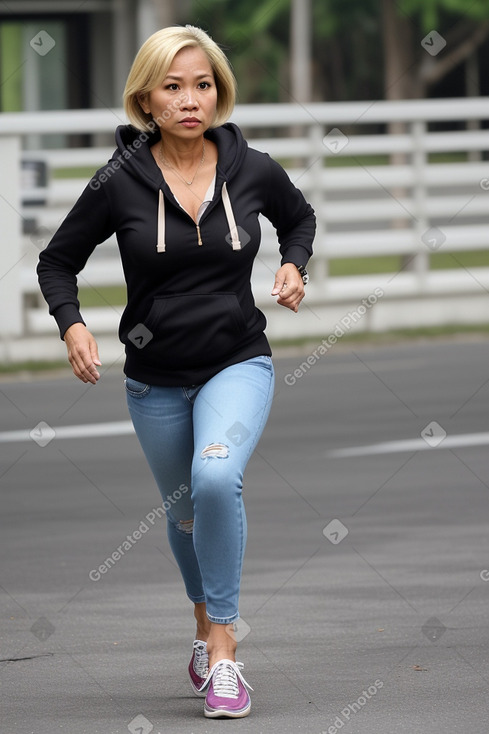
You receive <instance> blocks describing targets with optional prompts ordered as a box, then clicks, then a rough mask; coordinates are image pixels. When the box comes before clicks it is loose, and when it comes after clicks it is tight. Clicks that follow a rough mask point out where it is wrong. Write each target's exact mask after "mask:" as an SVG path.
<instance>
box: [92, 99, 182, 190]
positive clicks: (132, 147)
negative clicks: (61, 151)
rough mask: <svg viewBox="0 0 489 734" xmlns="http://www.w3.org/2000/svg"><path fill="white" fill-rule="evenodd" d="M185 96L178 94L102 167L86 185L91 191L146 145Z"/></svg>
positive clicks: (97, 188)
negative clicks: (146, 127)
mask: <svg viewBox="0 0 489 734" xmlns="http://www.w3.org/2000/svg"><path fill="white" fill-rule="evenodd" d="M186 99H187V95H186V94H184V93H182V94H179V95H178V97H177V98H176V99H174V100H173V102H172V103H171V104H170V105H168V107H167V108H166V110H164V112H163V113H162V114H161V115H160V116H159V117H156V118H155V119H153V120H152V121H151V122H149V123H148V128H149V129H148V130H145V131H142V132H140V133H139V135H138V136H137V137H136V138H134V140H133V141H132V143H130V144H129V145H127V146H126V147H125V148H124V150H123V151H122V152H121V153H119V155H118V156H116V157H115V158H113V159H112V160H111V161H110V162H109V163H108V164H107V165H106V166H104V167H103V169H102V170H101V171H100V172H99V173H97V174H96V175H95V176H94V177H93V178H92V179H91V180H90V183H89V184H88V185H89V186H90V188H91V189H93V190H94V191H98V190H99V189H100V187H101V186H102V185H103V184H104V183H106V182H107V181H108V180H109V179H110V178H112V176H113V175H114V173H116V172H117V171H118V170H119V169H120V168H121V167H122V166H123V165H124V163H125V162H126V161H127V160H129V159H130V158H132V156H133V155H135V153H137V151H138V150H139V149H140V148H141V147H142V146H143V145H144V143H146V142H147V141H148V140H149V138H150V136H151V135H152V134H153V133H154V132H155V130H156V129H157V128H158V127H161V126H162V125H164V124H165V122H166V121H167V120H169V119H170V117H172V115H174V113H175V112H176V111H177V109H178V108H179V107H180V106H181V105H182V104H183V103H184V102H185V101H186Z"/></svg>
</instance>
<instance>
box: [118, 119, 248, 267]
mask: <svg viewBox="0 0 489 734" xmlns="http://www.w3.org/2000/svg"><path fill="white" fill-rule="evenodd" d="M205 137H206V138H207V139H208V140H211V141H212V142H213V143H215V144H216V146H217V150H218V161H217V167H216V191H220V192H221V195H222V202H223V206H224V211H225V213H226V218H227V221H228V225H229V236H230V239H231V244H232V248H233V250H240V249H241V242H240V239H239V230H238V228H237V226H236V220H235V217H234V212H233V207H232V204H231V199H230V197H229V193H228V190H227V182H228V181H231V180H232V179H233V177H234V176H235V175H236V174H237V172H238V171H239V169H240V167H241V165H242V163H243V161H244V159H245V157H246V152H247V150H248V143H247V142H246V140H245V139H244V138H243V135H242V133H241V130H240V129H239V128H238V127H237V126H236V125H234V124H233V123H230V122H228V123H226V124H225V125H223V126H222V127H218V128H215V129H213V130H208V131H207V132H206V133H205ZM115 138H116V142H117V151H115V153H114V156H113V159H112V160H113V161H114V160H117V161H123V163H122V164H123V165H124V166H125V167H126V170H127V171H128V172H129V173H130V174H131V176H134V178H136V179H137V180H139V181H141V182H144V183H145V184H146V185H147V186H149V188H151V189H152V190H153V191H155V192H157V196H158V222H157V241H156V250H157V252H159V253H163V252H166V241H165V231H166V227H165V194H166V196H167V197H168V198H170V189H169V188H168V186H167V185H166V183H165V182H164V178H163V174H162V173H161V170H160V169H159V167H158V166H157V165H156V163H155V161H154V158H153V155H152V153H151V150H150V148H151V146H152V145H154V144H155V143H157V142H158V141H159V140H161V135H160V132H159V130H157V131H155V132H153V133H149V132H141V131H139V130H137V129H136V128H134V127H132V125H120V126H119V127H118V128H117V130H116V134H115ZM172 198H173V199H174V197H173V196H172ZM197 232H198V236H199V241H200V230H199V227H198V225H197Z"/></svg>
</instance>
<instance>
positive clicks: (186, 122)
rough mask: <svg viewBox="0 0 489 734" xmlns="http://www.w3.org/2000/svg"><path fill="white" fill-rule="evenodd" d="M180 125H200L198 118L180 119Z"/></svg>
mask: <svg viewBox="0 0 489 734" xmlns="http://www.w3.org/2000/svg"><path fill="white" fill-rule="evenodd" d="M180 125H183V126H184V127H197V125H200V120H197V119H196V118H189V119H188V120H181V122H180Z"/></svg>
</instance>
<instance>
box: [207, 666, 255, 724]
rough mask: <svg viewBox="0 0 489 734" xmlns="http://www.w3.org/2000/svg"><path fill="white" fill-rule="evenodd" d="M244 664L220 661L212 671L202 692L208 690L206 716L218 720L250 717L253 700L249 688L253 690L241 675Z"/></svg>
mask: <svg viewBox="0 0 489 734" xmlns="http://www.w3.org/2000/svg"><path fill="white" fill-rule="evenodd" d="M242 667H243V663H235V662H234V661H233V660H226V659H224V660H219V661H218V662H217V663H215V664H214V665H213V666H212V668H211V669H210V671H209V673H208V675H207V678H206V680H205V682H204V684H203V686H202V690H204V689H207V694H206V697H205V704H204V716H206V717H207V718H208V719H216V718H218V717H219V716H227V717H230V718H232V719H238V718H241V717H243V716H248V714H249V713H250V709H251V700H250V696H249V693H248V691H247V690H246V689H247V688H249V689H250V691H252V690H253V688H252V687H251V686H250V685H249V684H248V683H247V682H246V681H245V679H244V678H243V676H242V675H241V670H240V668H242Z"/></svg>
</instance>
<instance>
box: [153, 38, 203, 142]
mask: <svg viewBox="0 0 489 734" xmlns="http://www.w3.org/2000/svg"><path fill="white" fill-rule="evenodd" d="M139 103H140V105H141V107H142V109H143V110H144V112H146V113H149V114H150V115H151V117H152V118H153V119H154V120H155V121H156V123H157V125H158V127H159V128H160V131H161V134H162V136H163V135H165V136H167V135H173V136H176V137H178V138H182V139H189V140H192V139H195V138H197V137H200V136H201V135H202V134H203V133H204V131H205V130H207V129H208V128H209V127H210V125H211V123H212V120H213V119H214V116H215V113H216V105H217V89H216V83H215V80H214V73H213V71H212V67H211V65H210V62H209V59H208V58H207V56H206V54H205V53H204V51H203V50H202V49H201V48H199V47H194V46H189V47H187V48H183V49H182V50H181V51H179V52H178V53H177V55H176V56H175V58H174V59H173V63H172V65H171V66H170V68H169V69H168V73H167V75H166V77H165V79H163V81H162V82H161V84H160V85H159V86H158V87H155V89H153V90H151V92H149V93H148V94H146V95H144V96H143V97H142V98H141V99H140V100H139Z"/></svg>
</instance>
